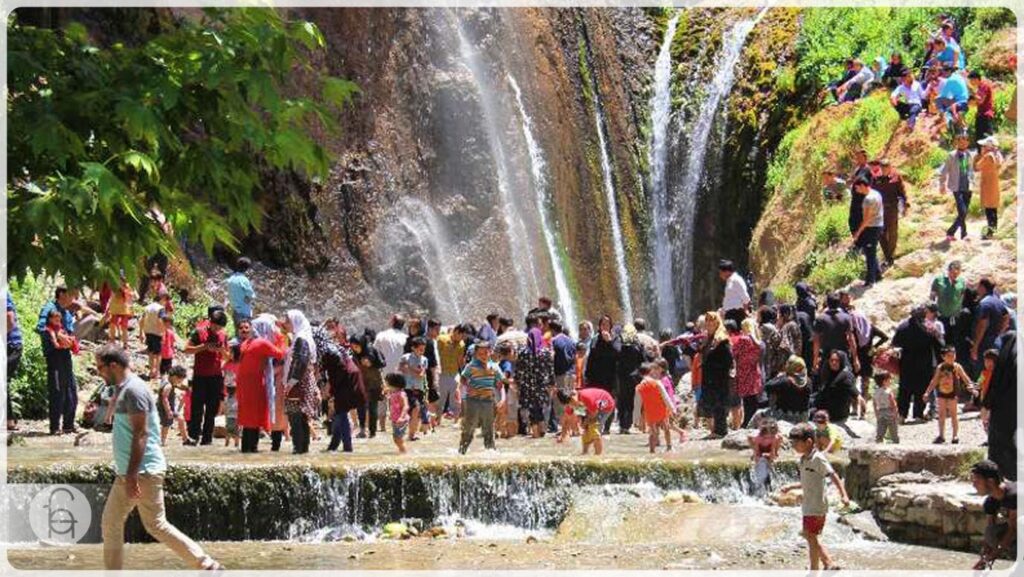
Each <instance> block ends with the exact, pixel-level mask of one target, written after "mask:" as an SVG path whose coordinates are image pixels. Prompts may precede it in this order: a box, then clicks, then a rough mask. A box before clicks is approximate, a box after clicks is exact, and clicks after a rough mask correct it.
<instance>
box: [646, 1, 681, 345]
mask: <svg viewBox="0 0 1024 577" xmlns="http://www.w3.org/2000/svg"><path fill="white" fill-rule="evenodd" d="M680 16H682V12H676V14H675V16H673V17H672V19H671V20H669V21H668V27H667V28H666V29H665V38H664V40H662V43H661V50H660V51H658V59H657V60H656V61H655V64H654V95H653V96H652V97H651V133H652V138H651V147H650V157H649V158H650V166H651V196H652V197H653V200H654V202H652V203H651V205H652V210H653V219H652V220H653V222H654V287H655V294H656V296H657V302H658V324H659V326H660V328H662V329H667V328H669V327H672V326H674V325H675V323H676V320H677V316H676V315H677V314H678V311H677V310H676V292H675V286H674V284H673V279H674V274H673V267H672V246H671V244H670V240H669V236H668V215H669V207H668V183H667V182H666V179H665V175H666V174H667V171H666V167H665V164H666V162H667V161H668V139H667V136H668V127H669V122H670V118H671V115H672V83H671V79H672V38H673V37H675V35H676V26H677V25H678V24H679V18H680Z"/></svg>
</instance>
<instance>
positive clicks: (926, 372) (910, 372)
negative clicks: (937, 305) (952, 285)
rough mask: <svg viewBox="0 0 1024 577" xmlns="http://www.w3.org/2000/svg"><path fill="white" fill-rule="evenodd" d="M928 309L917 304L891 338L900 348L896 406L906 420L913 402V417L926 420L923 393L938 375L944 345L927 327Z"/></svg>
mask: <svg viewBox="0 0 1024 577" xmlns="http://www.w3.org/2000/svg"><path fill="white" fill-rule="evenodd" d="M925 314H926V308H925V307H924V306H917V307H914V310H913V311H911V313H910V318H908V319H906V320H904V321H903V322H901V323H900V324H899V326H897V327H896V334H895V335H893V337H892V345H893V346H894V347H898V348H899V349H900V390H899V398H898V399H897V405H899V411H900V417H902V418H903V419H906V418H907V416H908V414H909V413H910V403H911V401H913V403H914V418H915V419H923V418H924V409H925V406H927V401H922V400H921V396H922V395H923V394H924V392H925V390H926V389H927V388H928V383H930V382H931V379H932V376H933V375H934V374H935V365H936V364H937V363H936V359H938V358H939V350H940V349H941V348H942V340H941V339H940V338H939V336H938V334H936V333H935V332H933V331H930V330H928V328H927V327H926V326H925Z"/></svg>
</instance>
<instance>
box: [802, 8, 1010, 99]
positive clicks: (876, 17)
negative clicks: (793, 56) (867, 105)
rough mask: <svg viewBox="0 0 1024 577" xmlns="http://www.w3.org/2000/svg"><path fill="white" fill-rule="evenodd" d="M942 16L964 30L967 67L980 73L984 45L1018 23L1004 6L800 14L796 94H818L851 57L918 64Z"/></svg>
mask: <svg viewBox="0 0 1024 577" xmlns="http://www.w3.org/2000/svg"><path fill="white" fill-rule="evenodd" d="M943 12H945V13H949V14H951V15H952V16H953V17H954V18H955V19H956V21H957V22H958V23H959V24H960V26H962V30H963V34H962V35H961V38H962V43H961V45H962V48H963V50H964V53H965V55H966V57H967V65H968V68H981V69H984V66H983V63H982V62H981V61H980V60H981V59H980V58H979V56H980V53H981V49H982V47H984V46H985V45H986V44H988V42H989V41H990V40H991V38H992V35H993V34H994V33H995V32H996V31H997V30H1001V29H1003V28H1006V27H1008V26H1011V27H1012V26H1016V25H1017V23H1016V19H1015V17H1014V14H1013V12H1012V11H1010V10H1009V9H1006V8H953V9H950V8H940V7H936V8H893V7H874V8H867V7H863V8H861V7H857V8H810V9H807V10H805V11H804V16H803V24H802V26H801V29H800V36H799V37H798V39H797V47H796V50H797V62H798V64H797V78H796V80H797V86H798V87H799V91H800V92H805V93H808V92H809V93H816V92H817V91H818V90H820V89H821V88H822V87H824V86H826V85H827V84H828V83H829V82H831V81H833V80H836V79H838V78H839V77H840V76H841V75H842V73H843V67H844V63H845V60H846V59H847V58H851V57H858V58H860V59H861V60H863V61H864V62H865V63H866V64H869V63H870V62H871V61H872V60H874V59H875V58H877V57H879V56H881V57H884V58H886V59H888V57H889V55H890V54H891V53H892V52H894V51H896V52H900V53H901V54H902V55H903V61H904V62H905V63H907V64H908V65H911V64H914V63H917V62H920V61H921V59H922V58H923V57H924V43H925V40H926V39H927V38H928V36H930V35H931V34H932V33H934V32H935V30H936V28H937V26H936V22H935V18H936V16H938V14H940V13H943Z"/></svg>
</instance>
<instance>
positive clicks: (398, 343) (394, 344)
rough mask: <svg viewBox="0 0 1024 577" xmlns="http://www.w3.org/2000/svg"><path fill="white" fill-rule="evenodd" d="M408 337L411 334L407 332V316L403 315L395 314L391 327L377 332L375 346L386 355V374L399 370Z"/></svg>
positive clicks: (382, 354) (383, 355)
mask: <svg viewBox="0 0 1024 577" xmlns="http://www.w3.org/2000/svg"><path fill="white" fill-rule="evenodd" d="M407 338H409V335H407V334H406V333H405V317H403V316H402V315H393V316H392V317H391V328H389V329H387V330H384V331H381V332H379V333H377V338H376V339H374V341H373V348H375V349H377V352H379V353H380V354H381V356H382V357H384V374H387V373H396V372H398V363H399V361H401V360H402V355H403V354H404V353H405V339H407Z"/></svg>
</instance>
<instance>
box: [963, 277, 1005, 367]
mask: <svg viewBox="0 0 1024 577" xmlns="http://www.w3.org/2000/svg"><path fill="white" fill-rule="evenodd" d="M978 296H979V297H981V301H980V302H979V303H978V310H977V312H976V313H975V314H974V344H973V345H972V346H971V362H973V363H974V365H975V367H976V369H977V370H978V371H979V372H980V371H981V369H982V368H984V359H983V358H982V355H981V353H983V352H985V351H987V350H989V349H995V348H998V346H997V343H996V340H997V339H998V338H999V336H1000V335H1002V334H1003V333H1004V332H1005V331H1006V329H1007V327H1008V326H1009V320H1010V311H1009V309H1007V308H1006V303H1004V302H1003V300H1002V299H1000V298H999V295H997V294H996V283H995V282H993V281H992V279H990V278H982V279H981V280H979V281H978Z"/></svg>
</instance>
